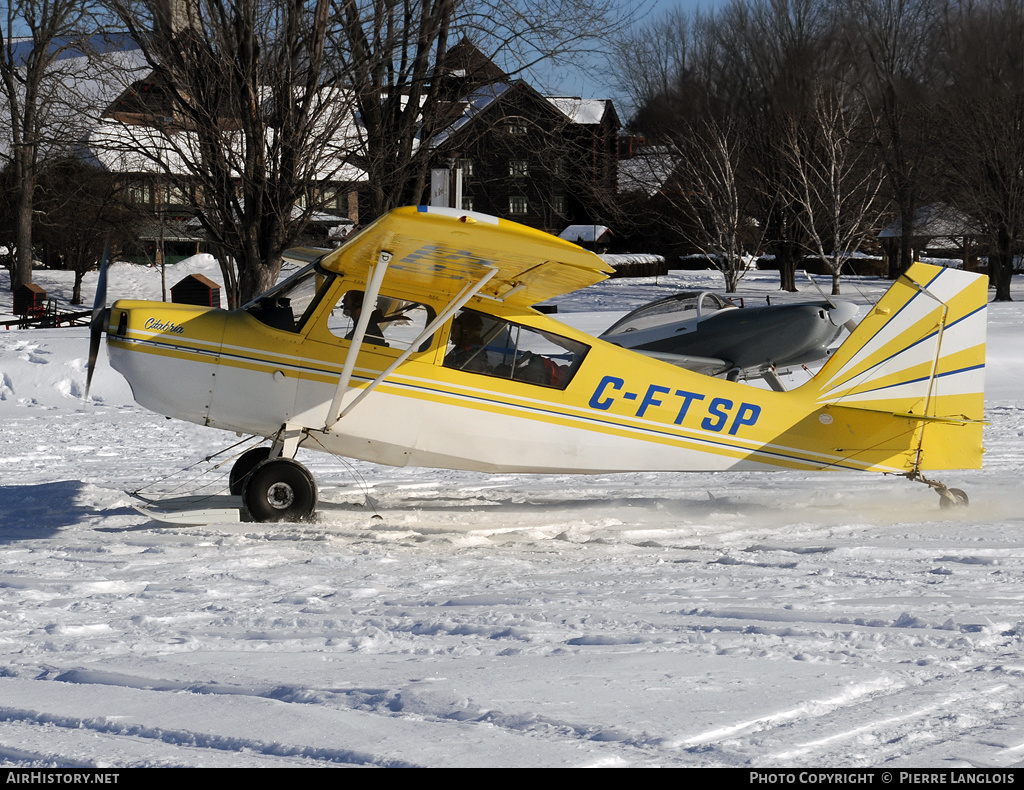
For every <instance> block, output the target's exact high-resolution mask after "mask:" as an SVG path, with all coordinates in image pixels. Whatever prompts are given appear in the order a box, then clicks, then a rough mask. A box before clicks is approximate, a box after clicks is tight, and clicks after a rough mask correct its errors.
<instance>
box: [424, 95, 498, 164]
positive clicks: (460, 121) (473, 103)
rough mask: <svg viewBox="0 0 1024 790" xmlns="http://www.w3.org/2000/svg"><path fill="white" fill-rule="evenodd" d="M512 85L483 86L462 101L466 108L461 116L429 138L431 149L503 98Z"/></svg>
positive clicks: (441, 143)
mask: <svg viewBox="0 0 1024 790" xmlns="http://www.w3.org/2000/svg"><path fill="white" fill-rule="evenodd" d="M514 85H515V83H511V82H495V83H491V84H490V85H485V86H483V87H482V88H479V89H477V90H476V91H474V92H473V93H471V94H470V95H469V96H467V97H466V98H465V100H464V101H465V103H466V106H465V109H464V110H463V112H462V115H461V116H459V118H457V119H456V120H455V121H454V122H453V123H451V124H450V125H449V126H447V127H446V128H445V129H442V130H441V131H440V132H438V133H437V134H435V135H434V136H433V137H432V138H431V140H430V145H431V147H434V148H436V147H438V146H440V145H443V144H444V143H445V142H446V141H447V140H448V139H450V138H451V137H452V136H453V135H454V134H456V133H457V132H458V131H459V130H460V129H462V128H464V127H465V126H466V125H467V124H469V123H470V122H471V121H473V120H474V119H475V118H476V117H477V116H478V115H480V113H482V112H484V111H485V110H486V109H487V108H488V107H490V106H491V105H492V104H494V103H495V102H496V101H497V100H498V99H500V98H501V97H502V96H504V95H505V93H507V92H508V91H509V90H511V89H512V88H513V87H514Z"/></svg>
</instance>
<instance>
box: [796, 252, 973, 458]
mask: <svg viewBox="0 0 1024 790" xmlns="http://www.w3.org/2000/svg"><path fill="white" fill-rule="evenodd" d="M987 302H988V278H987V277H985V276H984V275H978V274H971V273H969V272H964V271H959V270H957V269H947V268H942V267H937V266H928V265H926V264H920V263H917V264H914V265H913V266H911V267H910V268H909V269H908V270H907V272H906V274H904V275H902V276H901V277H900V278H899V279H898V280H897V281H896V282H895V283H893V285H892V287H890V288H889V290H888V291H887V292H886V293H885V295H884V296H883V297H882V298H881V299H880V300H879V302H878V304H877V305H875V306H874V308H872V309H871V310H870V312H869V313H868V315H867V316H866V317H865V318H864V319H863V320H862V321H861V322H860V324H858V326H857V327H856V329H854V331H853V333H852V334H851V335H850V336H849V337H848V338H847V339H846V341H845V342H844V343H843V344H842V345H841V346H840V347H839V349H838V350H837V351H836V353H835V354H833V355H832V357H831V358H830V359H829V361H828V362H827V363H826V364H825V366H824V367H823V368H822V369H821V370H820V371H819V372H818V374H817V375H816V376H815V377H814V378H813V379H812V380H811V381H810V382H808V383H807V384H806V385H805V387H808V388H811V390H812V391H813V392H814V395H815V398H816V401H817V404H818V405H819V406H824V407H827V408H828V409H829V410H830V411H832V410H833V409H835V410H842V413H843V414H844V416H845V418H846V419H847V421H848V422H849V424H850V426H851V433H856V431H857V426H858V425H862V426H864V428H865V429H866V430H865V432H866V433H872V434H874V436H873V437H871V440H870V441H868V442H859V443H860V444H861V445H862V447H863V448H864V449H863V452H862V453H861V452H858V453H857V454H858V455H860V456H861V458H862V459H863V460H865V461H868V462H869V463H870V464H872V466H871V467H870V468H873V469H876V470H878V471H892V469H893V466H894V465H895V466H896V468H898V469H901V470H903V471H905V472H907V473H911V474H915V473H919V472H921V471H924V470H933V469H980V468H981V457H982V453H983V448H982V424H983V423H982V421H983V418H984V407H985V307H986V304H987ZM801 389H802V388H801ZM847 410H851V411H847ZM853 410H856V411H858V412H870V413H871V414H870V415H869V414H862V415H861V417H862V418H863V419H858V418H857V415H856V414H855V413H853ZM839 413H840V412H838V411H837V416H838V414H839ZM881 413H884V414H886V415H889V416H890V418H891V419H890V420H888V421H887V422H888V423H889V428H888V429H887V430H886V431H885V433H886V434H888V436H886V437H879V436H878V434H877V432H876V428H872V429H868V426H869V425H871V426H876V427H877V426H879V421H878V417H879V416H880V414H881ZM868 418H870V419H868ZM861 438H862V439H863V438H865V437H861ZM876 440H877V443H876V444H874V445H872V444H871V443H870V442H871V441H876ZM882 444H884V445H886V452H890V451H894V450H896V448H897V446H899V447H901V448H902V449H901V450H900V451H898V452H892V454H891V455H889V457H888V458H886V460H885V462H884V463H879V461H880V460H881V459H880V456H879V453H878V451H880V450H882V449H883V448H882V447H881V446H880V445H882ZM884 454H885V453H883V455H884ZM876 459H877V460H876Z"/></svg>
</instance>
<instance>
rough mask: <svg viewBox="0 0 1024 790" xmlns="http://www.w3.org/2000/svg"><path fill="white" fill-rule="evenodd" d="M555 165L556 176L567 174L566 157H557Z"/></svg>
mask: <svg viewBox="0 0 1024 790" xmlns="http://www.w3.org/2000/svg"><path fill="white" fill-rule="evenodd" d="M554 167H555V175H556V176H564V175H565V160H564V159H562V158H561V157H558V158H557V159H555V163H554Z"/></svg>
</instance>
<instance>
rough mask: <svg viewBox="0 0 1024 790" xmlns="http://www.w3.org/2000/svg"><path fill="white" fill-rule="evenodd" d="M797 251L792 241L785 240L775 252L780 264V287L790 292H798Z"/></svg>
mask: <svg viewBox="0 0 1024 790" xmlns="http://www.w3.org/2000/svg"><path fill="white" fill-rule="evenodd" d="M795 251H796V250H795V245H794V244H793V243H792V242H783V243H781V244H780V245H779V246H778V248H777V249H776V252H775V260H776V262H777V263H778V264H779V287H780V288H781V289H782V290H783V291H788V292H789V293H796V255H795V254H794V253H795Z"/></svg>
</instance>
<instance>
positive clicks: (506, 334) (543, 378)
mask: <svg viewBox="0 0 1024 790" xmlns="http://www.w3.org/2000/svg"><path fill="white" fill-rule="evenodd" d="M589 350H590V347H589V346H587V345H584V344H583V343H579V342H577V341H575V340H570V339H569V338H567V337H562V336H560V335H555V334H552V333H550V332H544V331H542V330H539V329H533V328H531V327H527V326H522V325H521V324H515V323H512V322H511V321H505V320H503V319H500V318H496V317H495V316H490V315H486V314H484V313H477V312H475V311H473V310H463V311H462V312H460V313H459V314H458V315H456V316H455V318H454V319H453V320H452V330H451V335H450V337H449V341H448V349H447V352H446V353H445V357H444V366H445V367H447V368H453V369H455V370H463V371H467V372H469V373H482V374H484V375H486V376H495V377H497V378H503V379H508V380H510V381H521V382H525V383H528V384H539V385H540V386H542V387H553V388H555V389H560V390H564V389H565V388H566V387H568V386H569V382H570V381H572V378H573V376H575V375H576V371H577V370H578V369H579V367H580V365H581V364H582V363H583V359H584V357H586V355H587V352H588V351H589Z"/></svg>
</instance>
